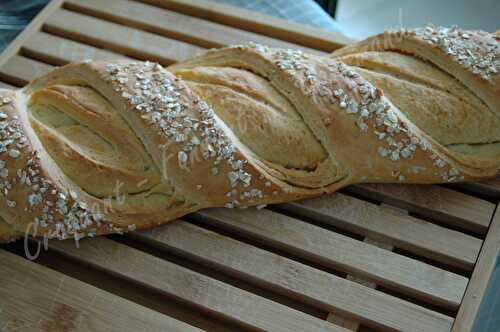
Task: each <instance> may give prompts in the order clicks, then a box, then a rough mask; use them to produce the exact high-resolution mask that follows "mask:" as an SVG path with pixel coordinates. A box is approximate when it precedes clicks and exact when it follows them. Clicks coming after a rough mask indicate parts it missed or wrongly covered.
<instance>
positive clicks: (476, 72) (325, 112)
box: [0, 27, 500, 241]
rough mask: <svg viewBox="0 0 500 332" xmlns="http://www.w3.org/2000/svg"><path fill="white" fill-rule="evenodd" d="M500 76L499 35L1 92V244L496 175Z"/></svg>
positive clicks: (81, 70)
mask: <svg viewBox="0 0 500 332" xmlns="http://www.w3.org/2000/svg"><path fill="white" fill-rule="evenodd" d="M499 68H500V47H499V37H498V35H495V34H489V33H486V32H482V31H462V30H460V29H458V28H456V27H453V28H450V29H445V28H434V27H427V28H423V29H416V30H402V31H397V32H386V33H384V34H381V35H378V36H375V37H372V38H369V39H367V40H365V41H361V42H359V43H357V44H353V45H350V46H347V47H345V48H342V49H339V50H338V51H336V52H334V53H333V54H332V55H331V56H328V57H320V56H315V55H308V54H305V53H303V52H301V51H298V50H285V49H273V48H269V47H266V46H262V45H256V44H249V45H244V46H232V47H227V48H223V49H217V50H210V51H208V52H206V53H205V54H203V55H201V56H199V57H196V58H193V59H191V60H188V61H185V62H182V63H179V64H175V65H173V66H171V67H169V68H167V69H165V68H163V67H162V66H160V65H158V64H155V63H150V62H124V61H116V62H87V63H79V64H70V65H67V66H64V67H61V68H58V69H55V70H53V71H52V72H50V73H49V74H47V75H45V76H43V77H40V78H38V79H36V80H34V81H33V82H31V83H30V84H29V85H27V86H26V87H24V88H22V89H19V90H17V91H10V90H0V102H1V106H0V135H1V139H2V140H1V146H0V189H1V192H2V195H1V197H2V198H1V202H0V212H1V217H2V221H1V222H0V241H11V240H14V239H16V238H18V237H20V236H22V235H23V234H25V232H26V231H27V230H28V232H29V233H30V234H35V235H38V236H42V235H43V236H48V237H50V238H59V239H65V238H68V237H75V239H77V240H78V239H79V238H81V237H83V236H94V235H98V234H106V233H114V232H124V231H127V230H132V229H135V228H140V229H142V228H147V227H152V226H154V225H159V224H162V223H165V222H168V221H169V220H172V219H175V218H178V217H180V216H182V215H185V214H187V213H190V212H193V211H196V210H199V209H202V208H207V207H219V206H225V207H228V208H234V207H247V206H254V205H263V204H269V203H277V202H285V201H291V200H296V199H300V198H307V197H313V196H317V195H320V194H323V193H329V192H333V191H335V190H337V189H339V188H341V187H343V186H346V185H349V184H353V183H361V182H402V183H442V182H445V183H446V182H456V181H471V180H478V179H483V178H487V177H493V176H496V175H497V174H498V170H499V164H500V84H499V80H500V78H499V75H498V71H499V70H500V69H499Z"/></svg>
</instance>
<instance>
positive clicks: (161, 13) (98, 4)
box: [64, 0, 325, 54]
mask: <svg viewBox="0 0 500 332" xmlns="http://www.w3.org/2000/svg"><path fill="white" fill-rule="evenodd" d="M64 6H65V8H69V9H71V10H75V11H78V12H81V13H85V14H88V15H92V16H95V17H100V18H103V19H106V20H109V21H113V22H116V23H120V24H123V25H127V26H132V27H135V28H138V29H141V30H146V31H150V32H153V33H156V34H160V35H164V36H166V37H171V38H174V39H177V40H182V41H185V42H188V43H190V44H194V45H199V46H202V47H206V48H213V47H222V46H226V45H233V44H241V43H247V42H250V41H252V42H255V43H260V44H264V45H269V46H273V47H283V48H294V49H302V50H304V51H306V52H309V53H315V54H325V53H324V52H320V51H318V50H315V49H312V48H308V47H303V46H299V45H296V44H292V43H288V42H285V41H282V40H279V39H274V38H270V37H266V36H262V35H258V34H256V33H252V32H248V31H245V30H241V29H237V28H232V27H228V26H224V25H222V24H218V23H214V22H210V21H206V20H202V19H199V18H196V17H192V16H188V15H183V14H180V13H176V12H172V11H169V10H166V9H159V8H158V7H155V6H151V5H147V4H141V3H138V2H135V1H130V0H106V1H100V0H69V1H66V3H65V5H64Z"/></svg>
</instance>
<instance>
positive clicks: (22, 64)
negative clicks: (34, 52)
mask: <svg viewBox="0 0 500 332" xmlns="http://www.w3.org/2000/svg"><path fill="white" fill-rule="evenodd" d="M52 68H53V66H51V65H47V64H45V63H43V62H38V61H35V60H31V59H28V58H25V57H23V56H19V55H14V56H13V57H11V58H10V59H9V60H8V61H7V62H6V63H5V64H4V65H3V66H2V67H0V76H3V77H5V78H8V79H9V80H12V82H13V83H16V84H18V85H25V84H27V83H28V82H29V81H30V80H32V79H34V78H36V77H38V76H41V75H43V74H46V73H47V72H49V71H50V70H51V69H52Z"/></svg>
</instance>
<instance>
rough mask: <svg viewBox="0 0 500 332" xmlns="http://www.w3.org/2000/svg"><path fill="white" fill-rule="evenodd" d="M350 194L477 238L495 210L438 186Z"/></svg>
mask: <svg viewBox="0 0 500 332" xmlns="http://www.w3.org/2000/svg"><path fill="white" fill-rule="evenodd" d="M347 191H350V192H353V193H356V194H358V195H361V196H364V197H368V198H371V199H375V200H377V201H382V202H385V203H388V204H392V205H396V206H399V207H401V208H404V209H406V210H408V211H410V212H414V213H418V214H420V215H422V216H426V217H429V218H433V219H436V220H438V221H439V222H442V223H443V224H449V225H453V226H458V227H461V228H464V229H467V230H471V231H474V232H476V233H478V234H485V233H486V231H487V229H488V225H489V222H490V220H491V217H492V216H493V211H494V209H495V205H494V204H492V203H490V202H488V201H485V200H483V199H480V198H477V197H474V196H471V195H466V194H463V193H460V192H458V191H454V190H450V189H447V188H443V187H439V186H429V185H400V184H362V185H356V186H352V187H349V188H347Z"/></svg>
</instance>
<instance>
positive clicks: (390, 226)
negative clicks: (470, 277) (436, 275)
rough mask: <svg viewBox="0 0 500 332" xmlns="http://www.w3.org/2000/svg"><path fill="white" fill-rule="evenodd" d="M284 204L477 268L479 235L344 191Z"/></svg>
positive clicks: (444, 260) (303, 215) (420, 252)
mask: <svg viewBox="0 0 500 332" xmlns="http://www.w3.org/2000/svg"><path fill="white" fill-rule="evenodd" d="M281 206H282V207H283V208H284V209H285V210H286V211H289V212H290V213H293V215H294V216H297V217H299V218H306V219H307V218H309V219H314V220H319V221H321V222H323V223H326V224H330V225H333V226H335V227H339V228H342V229H346V230H348V231H350V232H354V233H357V234H360V235H363V236H368V237H371V238H375V239H380V240H382V241H384V242H385V243H390V244H392V245H394V246H396V247H398V248H401V249H405V250H408V251H411V252H413V253H415V254H417V255H420V256H424V257H429V258H432V259H434V260H436V261H439V262H442V263H446V264H448V265H452V266H457V267H460V268H463V269H466V270H472V269H473V267H474V264H475V262H476V259H477V255H478V254H479V250H480V248H481V244H482V241H481V240H479V239H477V238H475V237H472V236H469V235H466V234H463V233H460V232H457V231H454V230H450V229H447V228H444V227H441V226H438V225H435V224H432V223H430V222H426V221H423V220H420V219H417V218H414V217H410V216H408V215H403V214H395V213H391V212H390V211H388V210H387V209H384V208H381V207H380V206H378V205H375V204H372V203H369V202H366V201H363V200H360V199H357V198H354V197H349V196H346V195H343V194H340V193H337V194H331V195H325V196H321V197H318V198H315V199H309V200H304V201H299V202H291V203H286V204H282V205H281ZM437 239H439V240H437Z"/></svg>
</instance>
